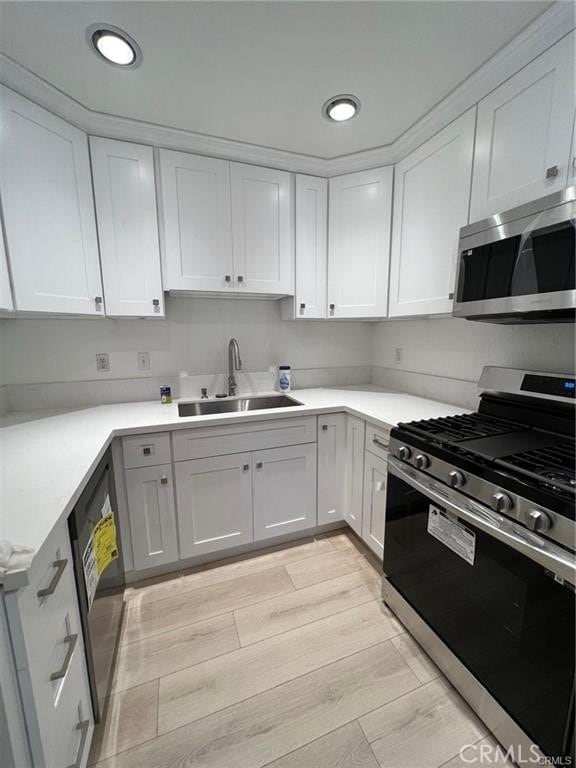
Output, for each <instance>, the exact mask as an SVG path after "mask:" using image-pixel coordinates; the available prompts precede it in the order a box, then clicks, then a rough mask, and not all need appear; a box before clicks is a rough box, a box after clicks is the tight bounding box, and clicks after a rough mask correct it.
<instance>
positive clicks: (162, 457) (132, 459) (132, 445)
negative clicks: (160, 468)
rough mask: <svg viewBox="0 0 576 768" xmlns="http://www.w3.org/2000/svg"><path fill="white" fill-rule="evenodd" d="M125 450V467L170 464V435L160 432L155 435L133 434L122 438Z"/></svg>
mask: <svg viewBox="0 0 576 768" xmlns="http://www.w3.org/2000/svg"><path fill="white" fill-rule="evenodd" d="M122 450H123V452H124V467H125V468H126V469H132V468H134V467H154V466H156V465H157V464H169V463H170V462H171V461H172V458H171V456H170V435H169V433H168V432H159V433H158V434H153V435H131V436H130V437H124V438H122Z"/></svg>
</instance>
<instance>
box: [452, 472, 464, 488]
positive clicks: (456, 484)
mask: <svg viewBox="0 0 576 768" xmlns="http://www.w3.org/2000/svg"><path fill="white" fill-rule="evenodd" d="M465 482H466V478H465V477H464V475H463V474H462V472H458V470H457V469H453V470H452V472H448V484H449V485H450V486H451V487H452V488H461V487H462V486H463V485H464V483H465Z"/></svg>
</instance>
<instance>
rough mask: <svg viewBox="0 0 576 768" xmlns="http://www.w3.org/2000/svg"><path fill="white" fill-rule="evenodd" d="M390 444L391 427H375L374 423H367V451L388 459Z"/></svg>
mask: <svg viewBox="0 0 576 768" xmlns="http://www.w3.org/2000/svg"><path fill="white" fill-rule="evenodd" d="M389 444H390V427H375V426H374V425H373V424H370V423H367V424H366V443H365V448H366V450H367V451H370V453H373V454H375V455H376V456H380V457H382V458H384V459H386V458H387V457H388V446H389Z"/></svg>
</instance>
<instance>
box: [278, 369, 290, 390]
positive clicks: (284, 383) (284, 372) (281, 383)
mask: <svg viewBox="0 0 576 768" xmlns="http://www.w3.org/2000/svg"><path fill="white" fill-rule="evenodd" d="M291 388H292V370H291V369H290V366H289V365H279V366H278V389H279V390H280V392H290V390H291Z"/></svg>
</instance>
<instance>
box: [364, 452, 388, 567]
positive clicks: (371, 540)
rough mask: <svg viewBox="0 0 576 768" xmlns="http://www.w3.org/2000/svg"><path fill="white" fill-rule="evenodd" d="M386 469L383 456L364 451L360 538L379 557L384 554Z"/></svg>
mask: <svg viewBox="0 0 576 768" xmlns="http://www.w3.org/2000/svg"><path fill="white" fill-rule="evenodd" d="M387 471H388V469H387V464H386V459H385V458H382V457H381V456H374V455H373V454H372V453H369V452H368V451H366V455H365V457H364V503H363V505H362V538H363V539H364V541H365V542H366V544H368V546H369V547H370V549H371V550H372V551H373V552H374V553H375V554H376V555H378V557H379V558H382V557H383V556H384V517H385V513H386V478H387Z"/></svg>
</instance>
